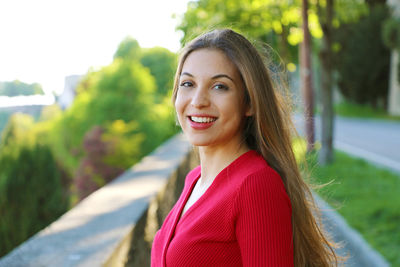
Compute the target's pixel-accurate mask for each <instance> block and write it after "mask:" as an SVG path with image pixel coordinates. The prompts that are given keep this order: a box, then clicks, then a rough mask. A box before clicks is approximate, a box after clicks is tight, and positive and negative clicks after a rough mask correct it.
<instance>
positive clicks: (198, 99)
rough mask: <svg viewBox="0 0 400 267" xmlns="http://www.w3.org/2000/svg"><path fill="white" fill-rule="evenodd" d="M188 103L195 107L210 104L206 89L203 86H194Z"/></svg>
mask: <svg viewBox="0 0 400 267" xmlns="http://www.w3.org/2000/svg"><path fill="white" fill-rule="evenodd" d="M190 104H191V105H192V106H193V107H195V108H202V107H207V106H208V105H210V97H209V94H208V92H207V90H206V89H203V88H196V90H195V93H194V95H193V97H192V101H191V102H190Z"/></svg>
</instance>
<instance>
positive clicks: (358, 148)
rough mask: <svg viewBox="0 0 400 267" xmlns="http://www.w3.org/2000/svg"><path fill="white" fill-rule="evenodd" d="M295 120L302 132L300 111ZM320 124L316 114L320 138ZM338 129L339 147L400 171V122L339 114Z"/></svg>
mask: <svg viewBox="0 0 400 267" xmlns="http://www.w3.org/2000/svg"><path fill="white" fill-rule="evenodd" d="M294 121H295V125H296V127H297V129H298V131H299V133H300V134H302V133H303V128H304V127H303V119H302V116H300V115H296V116H295V117H294ZM320 125H321V124H320V118H319V117H316V120H315V130H316V139H317V140H320V139H321V138H320V136H321V135H320V132H321V131H320ZM334 129H335V130H334V146H335V148H337V149H339V150H343V151H345V152H347V153H349V154H352V155H354V156H357V157H361V158H364V159H366V160H368V161H370V162H372V163H375V164H377V165H380V166H383V167H386V168H388V169H391V170H392V171H395V172H398V173H400V122H394V121H383V120H372V119H355V118H343V117H336V119H335V127H334Z"/></svg>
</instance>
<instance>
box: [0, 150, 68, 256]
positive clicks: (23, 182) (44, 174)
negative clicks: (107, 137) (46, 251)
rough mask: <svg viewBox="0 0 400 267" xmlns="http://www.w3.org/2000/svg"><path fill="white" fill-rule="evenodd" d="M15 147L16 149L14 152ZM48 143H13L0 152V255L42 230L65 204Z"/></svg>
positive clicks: (63, 209)
mask: <svg viewBox="0 0 400 267" xmlns="http://www.w3.org/2000/svg"><path fill="white" fill-rule="evenodd" d="M15 150H17V151H15ZM60 177H61V174H60V171H59V169H58V167H57V164H56V162H55V160H54V157H53V155H52V153H51V151H50V149H49V148H48V147H47V146H44V145H35V146H33V147H30V146H27V145H22V146H18V147H16V146H14V151H13V153H5V152H4V151H2V154H1V155H0V217H1V220H0V240H2V241H1V242H0V256H2V255H4V254H6V253H7V252H8V251H10V250H11V249H12V248H14V247H15V246H16V245H18V244H19V243H21V242H22V241H24V240H25V239H27V238H28V237H30V236H32V235H33V234H35V233H36V232H37V231H39V230H41V229H43V228H44V227H45V226H47V225H48V224H49V223H50V222H52V221H53V220H55V219H56V218H57V217H59V216H60V215H61V214H63V213H64V212H65V211H66V210H67V207H68V201H67V198H66V195H64V194H63V189H62V184H61V180H60Z"/></svg>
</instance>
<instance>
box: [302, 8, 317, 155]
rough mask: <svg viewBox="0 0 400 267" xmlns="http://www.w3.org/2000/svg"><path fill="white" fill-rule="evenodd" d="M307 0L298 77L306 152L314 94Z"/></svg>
mask: <svg viewBox="0 0 400 267" xmlns="http://www.w3.org/2000/svg"><path fill="white" fill-rule="evenodd" d="M307 11H308V0H302V10H301V14H302V18H303V25H302V27H303V38H304V39H303V42H302V43H301V45H300V64H301V68H300V78H301V91H302V94H303V99H304V122H305V132H306V138H307V152H311V151H312V150H313V149H314V141H315V136H314V96H313V91H314V90H313V86H312V76H311V73H312V68H311V36H310V31H309V29H308V14H307Z"/></svg>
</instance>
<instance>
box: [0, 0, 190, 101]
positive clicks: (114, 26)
mask: <svg viewBox="0 0 400 267" xmlns="http://www.w3.org/2000/svg"><path fill="white" fill-rule="evenodd" d="M187 2H188V0H145V1H143V0H140V1H139V0H96V1H93V0H79V1H78V0H68V1H65V0H56V1H54V0H35V1H32V0H0V81H13V80H20V81H22V82H25V83H34V82H37V83H39V84H41V85H42V87H43V90H44V91H45V93H46V94H48V95H51V94H52V93H51V92H55V93H56V94H61V92H62V90H63V89H64V79H65V76H68V75H74V74H85V73H86V72H87V71H88V70H89V69H90V68H99V67H101V66H106V65H108V64H110V63H111V61H112V57H113V55H114V52H115V51H116V50H117V48H118V45H119V43H120V42H121V41H122V40H123V39H124V38H126V37H127V36H131V37H133V38H135V39H136V40H138V42H139V44H140V46H141V47H154V46H162V47H165V48H168V49H170V50H171V51H173V52H176V51H178V50H179V48H180V43H179V40H180V38H181V33H180V32H176V31H175V27H176V25H177V24H178V19H174V18H172V15H173V14H177V15H178V17H179V15H181V14H183V13H184V12H185V10H186V6H187ZM1 102H2V101H1V100H0V105H1ZM3 102H4V100H3Z"/></svg>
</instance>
